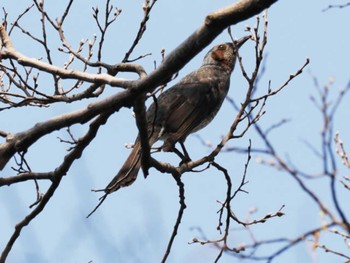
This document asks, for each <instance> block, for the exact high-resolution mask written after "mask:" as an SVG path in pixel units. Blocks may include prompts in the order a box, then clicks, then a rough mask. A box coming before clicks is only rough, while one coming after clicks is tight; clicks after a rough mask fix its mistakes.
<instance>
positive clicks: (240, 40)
mask: <svg viewBox="0 0 350 263" xmlns="http://www.w3.org/2000/svg"><path fill="white" fill-rule="evenodd" d="M250 38H251V36H250V35H249V36H244V37H242V38H240V39H238V40H235V41H234V45H235V46H236V48H237V49H239V48H240V47H241V46H242V45H243V44H244V43H245V42H246V41H247V40H248V39H250Z"/></svg>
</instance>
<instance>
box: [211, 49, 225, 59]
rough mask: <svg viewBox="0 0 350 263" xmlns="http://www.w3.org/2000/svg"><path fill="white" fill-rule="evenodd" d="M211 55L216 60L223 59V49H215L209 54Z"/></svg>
mask: <svg viewBox="0 0 350 263" xmlns="http://www.w3.org/2000/svg"><path fill="white" fill-rule="evenodd" d="M211 57H212V58H213V59H214V60H216V61H222V60H224V51H222V50H216V51H214V52H213V53H212V54H211Z"/></svg>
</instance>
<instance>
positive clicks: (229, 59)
mask: <svg viewBox="0 0 350 263" xmlns="http://www.w3.org/2000/svg"><path fill="white" fill-rule="evenodd" d="M249 38H250V36H245V37H242V38H240V39H239V40H236V41H234V42H233V43H232V42H227V43H223V44H220V45H217V46H215V47H213V48H212V49H211V50H210V51H209V52H208V53H207V54H206V56H205V57H204V61H203V65H218V66H222V67H224V68H226V69H228V70H230V71H232V70H233V68H234V66H235V61H236V56H237V50H238V49H239V48H240V47H241V46H242V45H243V44H244V43H245V42H246V41H247V40H248V39H249Z"/></svg>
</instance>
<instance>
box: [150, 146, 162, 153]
mask: <svg viewBox="0 0 350 263" xmlns="http://www.w3.org/2000/svg"><path fill="white" fill-rule="evenodd" d="M161 150H162V147H152V148H151V153H158V152H160V151H161Z"/></svg>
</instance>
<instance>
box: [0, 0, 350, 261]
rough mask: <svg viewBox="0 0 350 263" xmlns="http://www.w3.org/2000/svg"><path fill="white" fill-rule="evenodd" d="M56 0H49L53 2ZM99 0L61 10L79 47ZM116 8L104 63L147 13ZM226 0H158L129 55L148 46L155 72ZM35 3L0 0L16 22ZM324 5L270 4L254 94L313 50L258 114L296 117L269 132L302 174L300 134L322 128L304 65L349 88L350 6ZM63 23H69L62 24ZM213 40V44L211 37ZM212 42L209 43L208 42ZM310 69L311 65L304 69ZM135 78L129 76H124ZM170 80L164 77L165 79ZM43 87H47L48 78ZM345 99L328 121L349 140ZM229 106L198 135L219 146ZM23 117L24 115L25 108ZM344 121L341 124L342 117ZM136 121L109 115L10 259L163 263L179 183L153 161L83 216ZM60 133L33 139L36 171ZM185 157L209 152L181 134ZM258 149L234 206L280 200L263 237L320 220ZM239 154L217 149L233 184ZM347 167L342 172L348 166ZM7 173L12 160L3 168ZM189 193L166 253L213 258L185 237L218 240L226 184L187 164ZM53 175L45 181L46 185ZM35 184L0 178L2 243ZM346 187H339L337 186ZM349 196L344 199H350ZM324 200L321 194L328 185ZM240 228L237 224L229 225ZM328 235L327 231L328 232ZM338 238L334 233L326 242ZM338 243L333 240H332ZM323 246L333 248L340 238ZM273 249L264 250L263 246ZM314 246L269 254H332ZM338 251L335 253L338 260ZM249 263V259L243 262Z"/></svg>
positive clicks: (54, 149)
mask: <svg viewBox="0 0 350 263" xmlns="http://www.w3.org/2000/svg"><path fill="white" fill-rule="evenodd" d="M51 2H53V1H51ZM63 2H66V1H55V2H54V3H50V1H48V0H46V5H47V7H48V10H49V13H50V14H52V16H53V17H56V16H59V15H60V14H61V11H62V3H63ZM99 2H100V1H82V0H79V1H76V2H75V3H74V4H73V10H72V11H73V12H72V14H71V16H69V17H68V20H67V25H66V28H64V30H65V33H66V35H67V36H68V37H69V41H70V43H72V45H75V46H76V45H77V44H78V42H79V41H80V39H87V38H91V37H92V36H93V34H95V33H97V28H96V26H95V25H94V24H93V19H92V15H91V14H92V9H91V7H92V6H96V5H99V7H100V10H102V9H103V4H102V2H101V3H99ZM112 2H113V5H115V6H118V8H121V9H122V10H123V11H122V14H121V15H120V17H119V18H118V21H117V22H116V23H115V25H114V26H113V27H112V28H111V30H110V32H109V33H108V35H107V41H106V46H105V49H104V58H105V62H108V63H116V62H119V61H120V59H121V58H122V57H123V56H124V54H125V51H126V50H127V48H128V47H129V46H130V44H131V43H132V41H133V38H134V35H135V34H136V30H137V29H138V26H139V22H140V20H141V18H142V15H143V14H142V8H141V7H142V4H143V1H140V0H134V1H126V0H120V1H112ZM232 2H233V1H224V0H221V1H212V0H193V1H186V0H178V1H171V0H158V2H157V4H156V6H155V8H154V10H153V13H152V14H151V18H150V21H149V23H148V26H147V31H146V33H145V36H144V37H143V39H142V41H141V43H140V45H139V46H138V47H137V48H136V50H135V52H134V57H137V56H139V55H143V54H147V53H152V55H151V56H148V57H146V58H144V59H143V60H141V61H139V63H140V64H141V65H142V66H144V67H145V69H146V70H147V72H151V71H152V69H153V67H154V61H157V63H158V64H159V63H160V61H161V55H160V51H161V49H162V48H165V50H166V53H169V52H170V51H171V50H173V49H174V48H175V47H176V46H177V45H179V44H180V43H181V42H182V41H183V40H184V39H186V38H187V37H188V36H189V35H190V34H191V33H192V32H193V31H194V30H196V29H197V28H198V27H199V26H200V25H201V24H202V22H203V19H204V17H205V15H206V14H208V13H210V12H212V11H215V10H216V9H218V8H221V7H224V6H226V5H228V4H230V3H232ZM30 3H31V1H24V0H19V1H16V2H14V1H10V0H3V1H2V5H1V6H3V7H5V9H6V11H7V12H8V13H9V18H8V20H9V21H10V22H11V21H13V20H14V19H15V18H16V17H17V16H18V14H19V13H20V12H21V11H22V10H24V9H25V8H26V7H27V6H28V5H30ZM330 3H331V1H330V0H328V1H326V0H322V1H321V0H320V1H305V2H303V5H300V3H297V2H296V1H282V0H280V1H279V2H278V3H276V4H275V5H273V6H272V7H271V8H270V10H269V11H268V20H269V29H268V45H267V47H266V54H267V56H265V57H266V72H265V75H264V76H263V78H262V80H261V81H260V83H259V87H258V93H264V92H266V90H267V87H268V81H269V80H271V83H272V88H276V87H278V86H279V85H281V84H282V83H283V82H284V81H285V80H286V79H287V78H288V76H289V75H290V74H292V73H294V72H295V71H296V70H297V69H298V68H299V67H300V66H301V65H302V64H303V63H304V62H305V59H306V58H310V61H311V62H310V64H309V66H308V67H307V70H305V72H304V73H303V74H302V75H301V76H299V77H298V78H297V79H295V80H293V81H292V82H291V83H290V85H289V86H288V87H287V88H286V89H285V90H283V91H282V92H281V93H280V94H278V95H277V96H275V97H273V98H271V99H270V100H268V103H267V106H266V114H265V116H264V117H263V118H262V119H261V121H260V123H261V125H262V126H263V127H269V126H270V125H272V124H274V123H277V122H278V121H280V120H281V119H283V118H290V119H291V120H292V121H291V122H290V123H288V124H286V125H285V126H283V127H281V128H280V129H277V130H275V131H274V132H273V137H272V138H273V139H272V141H273V142H274V143H275V146H276V148H278V149H279V150H280V153H281V154H282V155H283V156H288V158H290V160H291V161H292V162H293V163H295V164H296V165H298V167H302V168H305V169H306V170H307V171H310V172H315V171H318V170H320V162H319V160H318V159H317V158H315V157H314V156H313V155H312V154H311V153H310V150H309V149H308V148H307V147H305V144H304V143H303V142H302V140H306V141H308V142H310V143H312V144H314V145H318V144H319V137H318V136H319V132H320V129H321V128H322V127H321V123H320V121H321V119H320V116H319V115H317V111H316V110H315V108H314V106H313V105H312V103H311V101H310V95H313V94H315V93H316V91H315V89H314V87H313V83H312V78H311V73H312V74H313V75H315V76H317V78H318V79H319V81H320V83H321V84H324V83H327V81H328V79H329V78H330V77H334V78H335V84H334V86H333V87H334V91H333V90H332V92H334V93H336V91H337V89H340V88H342V87H344V86H345V85H346V83H347V82H348V80H349V70H348V68H349V67H348V61H350V53H349V51H348V46H349V39H350V38H349V34H348V33H347V30H348V28H347V25H348V24H349V19H350V17H349V15H348V12H349V9H341V10H340V9H332V10H329V11H327V12H322V10H323V9H324V8H325V7H327V6H328V5H329V4H330ZM38 19H39V17H38V14H37V13H36V12H35V11H31V12H30V13H29V14H28V15H27V16H26V18H25V19H24V20H23V22H22V26H24V27H26V28H27V29H28V30H31V31H32V32H34V33H38V34H39V32H40V24H39V22H38ZM68 25H69V26H68ZM246 25H250V26H254V25H255V18H252V19H250V20H248V21H244V22H242V23H240V24H238V25H236V26H234V27H232V31H233V35H234V36H235V37H237V38H238V37H240V36H242V35H245V34H246V32H244V28H245V26H246ZM13 41H14V44H15V47H16V48H17V49H18V50H19V51H21V52H22V53H23V54H26V55H28V56H32V57H41V56H43V51H42V50H41V49H39V48H37V47H36V45H35V43H33V42H32V41H30V40H28V38H25V37H23V36H21V34H19V33H15V34H14V35H13ZM226 41H229V36H228V34H227V32H224V33H222V34H221V35H220V36H219V37H218V38H217V39H216V40H214V41H213V44H217V43H221V42H226ZM50 42H51V43H52V50H55V49H56V48H57V46H58V44H57V43H58V42H57V37H56V36H55V35H54V34H52V35H50ZM213 44H212V45H213ZM212 45H210V46H212ZM209 49H210V47H208V48H206V49H205V50H204V51H203V52H202V53H201V54H199V55H198V56H196V57H195V58H194V59H193V60H192V61H191V62H190V63H188V64H187V65H186V66H185V67H184V68H183V69H182V70H181V71H180V73H179V77H181V76H184V75H186V74H187V73H189V72H190V71H192V70H194V69H196V68H197V67H199V65H200V64H201V61H202V59H203V57H204V55H205V53H206V52H207V51H208V50H209ZM56 54H57V55H55V61H56V63H57V64H58V65H62V64H63V63H64V62H65V61H66V57H63V56H62V54H59V53H57V52H56ZM241 55H242V57H243V60H244V63H245V65H247V67H248V68H249V67H251V66H252V65H253V64H254V53H253V44H252V43H250V44H247V45H245V46H244V47H243V48H242V50H241ZM310 72H311V73H310ZM125 76H127V77H133V78H134V77H135V76H134V75H125ZM168 86H170V84H169V85H168ZM246 87H247V85H246V83H245V81H244V79H243V77H242V76H241V74H240V72H239V69H238V68H236V70H235V72H234V73H233V75H232V79H231V88H230V92H229V96H231V97H233V98H234V99H235V101H236V102H240V101H242V99H243V97H244V95H245V91H246ZM46 88H47V89H48V90H50V89H51V88H52V87H51V86H50V85H49V82H48V86H47V87H46ZM118 91H119V90H118V89H117V88H109V89H108V90H107V92H106V93H107V94H112V93H115V92H118ZM348 100H349V98H348V97H347V98H346V100H345V101H344V103H343V104H342V105H341V107H340V109H339V115H338V116H337V119H336V120H335V129H336V130H338V131H339V132H340V134H341V137H342V139H343V140H344V141H345V142H347V141H348V142H349V143H348V144H349V145H350V129H349V124H348V121H347V119H348V116H349V109H348V106H347V105H348V103H347V101H348ZM86 104H87V103H86V102H79V103H77V104H76V105H75V104H74V105H54V106H53V107H50V108H44V109H32V108H22V109H16V110H11V111H3V112H0V116H1V117H0V118H1V119H2V120H5V121H3V122H2V124H1V127H0V129H1V130H5V131H9V132H13V133H15V132H19V131H21V130H23V129H27V128H30V127H31V126H33V125H34V124H35V123H37V122H39V121H43V120H45V119H47V118H49V117H52V116H56V115H59V114H62V113H65V112H69V111H72V110H74V109H79V108H82V107H85V106H86ZM235 113H236V112H235V110H234V109H232V107H231V106H230V105H229V103H227V102H226V103H225V104H224V105H223V107H222V110H221V111H220V113H219V114H218V116H217V118H216V119H215V120H214V121H213V123H211V124H210V125H209V126H208V127H206V128H205V129H203V130H202V131H200V132H198V134H199V135H200V136H201V137H202V138H204V139H205V140H208V141H210V142H212V143H213V144H214V145H215V144H217V143H218V142H219V141H220V138H221V136H222V135H224V134H225V133H226V132H227V130H228V128H229V126H230V124H231V122H232V120H233V119H234V117H235ZM23 116H25V117H23ZM344 120H345V121H344ZM85 130H86V127H81V126H78V125H76V126H74V127H73V131H74V132H76V133H77V134H79V133H80V134H81V133H82V132H84V131H85ZM136 133H137V129H136V126H135V123H134V119H133V118H132V117H131V110H130V109H123V110H121V111H120V112H119V113H117V114H115V115H114V116H112V117H111V119H110V120H109V121H108V123H107V124H106V125H105V126H104V127H102V129H101V131H100V136H98V138H96V140H95V141H94V142H93V143H92V144H91V145H90V147H89V148H88V149H87V150H86V152H85V154H84V156H83V157H82V158H81V159H80V160H78V162H77V163H76V164H75V165H74V166H73V167H72V169H71V171H70V172H69V174H68V175H67V176H66V178H64V180H63V182H62V185H61V188H60V189H59V190H58V191H57V193H56V195H55V196H54V197H53V198H52V200H51V201H50V203H49V205H48V206H47V208H46V209H45V211H44V212H43V213H42V214H40V215H39V216H38V217H37V218H36V219H35V220H34V221H33V222H32V223H31V224H30V225H29V226H28V227H26V228H25V229H24V230H23V232H22V233H21V237H20V238H19V240H18V241H17V242H16V244H15V246H14V247H13V251H12V252H11V254H10V256H9V261H8V262H38V263H41V262H88V261H89V260H92V261H93V262H159V261H160V259H161V257H162V255H163V253H164V251H165V247H166V244H167V242H168V239H169V237H170V234H171V232H172V228H173V225H174V222H175V220H176V216H177V211H178V207H179V204H178V192H177V186H176V184H175V181H174V180H173V179H172V178H171V177H170V176H168V175H164V174H160V173H157V172H156V171H155V170H154V169H153V170H151V174H150V176H149V177H148V178H147V180H144V178H143V176H142V175H141V174H140V176H139V178H138V180H137V182H136V183H135V184H133V185H132V186H131V187H128V188H126V189H121V190H120V191H118V192H117V193H115V194H113V195H111V196H110V197H109V198H107V200H106V202H105V203H104V204H103V205H102V206H101V208H100V209H99V210H98V211H97V212H96V213H95V214H94V215H93V216H92V217H91V218H89V219H85V216H86V215H87V214H88V213H89V212H90V211H91V209H92V208H93V207H94V206H95V205H96V203H97V200H98V197H99V194H96V193H92V192H91V191H90V190H91V189H96V188H103V187H104V186H105V185H106V184H107V183H108V182H109V180H110V179H111V178H112V177H113V176H114V174H115V173H116V172H117V171H118V168H119V167H120V166H121V165H122V163H123V162H124V160H125V158H126V156H127V155H128V153H129V150H128V149H125V148H124V144H125V143H132V142H133V141H134V138H135V136H136ZM57 136H61V137H65V136H66V137H67V134H66V132H65V131H60V132H56V133H54V134H52V136H48V137H47V138H44V139H42V140H40V141H39V142H38V144H37V145H36V146H35V147H34V148H33V149H32V151H31V152H30V153H29V156H28V158H29V161H30V162H31V163H32V169H33V168H34V169H36V170H39V171H46V170H50V169H53V168H54V167H55V165H57V164H58V163H59V161H60V157H62V155H63V154H64V153H65V150H66V148H67V146H66V145H63V144H62V143H59V141H58V140H57V139H56V137H57ZM249 139H251V140H252V144H253V147H254V146H259V145H261V142H260V140H259V138H258V137H257V136H256V134H255V133H254V132H253V130H252V131H251V132H249V133H247V135H246V136H245V137H244V138H242V139H239V140H235V141H232V142H231V143H230V144H229V146H236V145H239V146H247V145H248V140H249ZM186 145H187V149H189V152H190V155H191V157H192V159H196V158H199V157H202V156H204V155H205V154H208V153H209V152H210V149H208V148H206V147H204V146H202V145H201V143H200V142H199V140H198V139H197V138H196V136H194V135H193V136H190V137H189V138H188V140H187V143H186ZM155 156H156V157H157V158H159V159H160V160H164V161H167V162H173V163H175V164H176V163H177V162H178V160H177V159H176V158H174V157H173V156H172V155H171V154H165V153H160V154H157V155H155ZM255 157H256V156H254V158H253V160H252V163H251V165H250V167H249V172H248V180H249V184H248V185H247V186H246V187H245V189H246V190H247V191H248V192H249V194H240V195H239V196H238V197H237V199H236V201H235V202H234V212H235V213H236V215H237V216H240V217H241V218H245V217H247V215H248V211H249V210H250V209H251V208H253V207H256V208H257V209H258V211H257V213H256V214H254V215H253V217H256V218H260V217H262V216H264V215H265V214H267V213H269V212H274V211H277V210H278V209H279V208H280V207H281V206H282V205H285V206H286V207H285V209H284V210H283V211H284V212H285V213H286V216H284V217H282V218H278V219H272V220H270V221H268V222H267V223H265V224H262V225H257V226H254V227H252V231H253V232H254V233H255V234H256V237H257V238H258V239H263V238H271V237H280V236H288V237H290V238H293V237H295V236H297V235H298V234H299V233H301V232H303V231H306V230H308V229H310V227H313V226H318V225H319V224H320V222H321V221H322V218H321V217H320V215H319V211H318V209H317V208H316V207H315V206H314V205H313V203H312V202H311V201H310V199H309V198H308V197H306V195H305V194H304V193H302V192H300V189H299V188H298V187H297V185H296V183H295V181H294V180H292V179H291V178H290V177H288V176H286V175H285V174H282V173H279V172H277V171H275V170H273V169H270V168H266V167H264V166H262V165H259V164H257V163H256V162H255ZM245 160H246V156H241V155H238V154H234V153H222V154H221V155H220V156H219V157H218V158H217V161H218V162H219V163H220V164H222V165H224V166H225V167H227V168H228V169H229V171H230V174H231V178H232V181H233V183H234V185H235V186H237V185H238V184H239V183H240V180H241V176H242V173H243V170H244V163H245ZM345 172H346V171H345ZM10 175H14V172H13V171H12V170H11V169H10V166H9V167H7V168H6V169H5V170H4V171H2V172H1V176H10ZM183 181H184V183H185V191H186V204H187V209H186V210H185V214H184V217H183V220H182V224H181V226H180V230H179V234H178V236H177V238H176V240H175V243H174V246H173V249H172V253H171V255H170V258H169V262H213V259H214V258H215V257H216V255H217V253H218V251H217V250H215V249H214V248H212V247H210V246H207V247H205V246H200V245H197V244H194V245H188V242H190V241H191V240H192V238H193V237H200V233H199V232H198V231H197V230H195V229H194V230H193V228H196V227H199V228H201V229H202V230H203V231H204V232H205V233H206V235H207V237H209V238H210V239H216V238H218V237H220V235H219V233H218V232H217V231H216V225H217V220H218V216H217V214H216V211H217V210H218V209H219V205H218V204H217V202H216V200H223V199H224V198H225V181H224V178H223V176H222V175H221V174H219V173H218V172H217V171H215V169H210V170H209V171H206V172H204V173H188V174H185V175H184V176H183ZM309 183H310V185H311V184H312V187H313V188H314V189H315V190H317V191H320V192H322V191H323V190H322V189H323V188H324V189H326V187H327V182H326V181H325V180H324V181H322V180H318V181H310V182H309ZM47 186H48V184H46V183H42V186H41V187H42V189H43V190H44V189H45V187H47ZM34 194H35V188H34V184H33V183H32V182H26V183H23V184H21V185H15V186H11V187H3V188H2V189H1V190H0V200H1V201H0V217H1V218H2V224H1V226H0V232H1V233H2V234H1V236H2V238H1V240H0V246H1V248H3V246H4V244H5V243H6V242H7V240H8V238H9V236H10V234H11V233H12V231H13V228H14V226H15V224H16V223H17V222H18V221H19V220H21V219H22V218H23V217H24V216H25V215H26V214H27V213H28V212H29V210H28V206H29V205H30V204H31V203H32V202H33V200H34V198H35V196H34ZM342 194H343V193H342ZM346 194H348V193H346V192H345V193H344V198H346ZM323 197H324V198H325V200H327V199H328V194H327V193H325V194H324V196H323ZM234 227H235V228H239V226H234ZM231 237H232V244H234V245H237V244H241V243H245V242H248V241H249V236H248V234H247V232H246V231H242V230H237V229H233V230H232V233H231ZM324 240H328V239H324ZM332 240H333V239H332ZM332 242H333V241H332ZM334 242H335V243H331V244H330V246H333V245H334V246H340V244H339V243H336V241H334ZM268 251H269V250H268V249H266V251H265V252H268ZM316 253H317V252H316V251H312V250H311V248H310V244H308V243H307V242H306V243H302V244H301V245H299V246H297V247H296V248H295V249H292V250H290V251H289V252H287V253H286V254H285V255H282V256H280V257H278V258H277V259H276V261H275V262H314V261H313V257H315V258H316V259H317V261H316V262H329V260H330V258H331V259H334V257H331V256H329V255H325V254H324V253H320V254H316ZM336 259H338V258H336ZM236 261H237V262H238V260H235V259H234V258H233V257H230V256H227V255H225V256H224V257H223V259H222V261H221V262H236ZM246 262H249V261H246Z"/></svg>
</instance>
